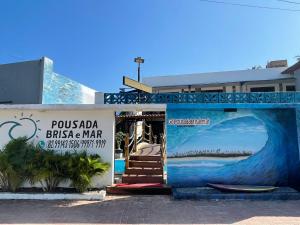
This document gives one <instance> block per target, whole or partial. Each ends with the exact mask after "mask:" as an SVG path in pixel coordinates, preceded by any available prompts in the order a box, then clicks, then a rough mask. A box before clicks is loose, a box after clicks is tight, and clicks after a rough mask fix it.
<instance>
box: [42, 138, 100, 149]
mask: <svg viewBox="0 0 300 225" xmlns="http://www.w3.org/2000/svg"><path fill="white" fill-rule="evenodd" d="M105 145H106V140H105V139H96V140H94V139H93V140H48V141H47V142H46V146H47V149H87V148H97V149H101V148H104V147H105Z"/></svg>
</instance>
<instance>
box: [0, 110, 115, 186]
mask: <svg viewBox="0 0 300 225" xmlns="http://www.w3.org/2000/svg"><path fill="white" fill-rule="evenodd" d="M114 120H115V118H114V111H112V110H72V111H70V110H63V111H58V110H49V111H38V110H23V111H21V110H3V111H0V137H1V138H0V149H1V148H3V147H4V145H5V144H7V143H8V142H9V141H10V140H11V139H15V138H18V137H23V136H26V137H27V139H28V141H32V142H33V143H34V144H36V145H39V146H40V147H41V148H43V149H53V150H57V151H72V150H77V151H81V150H86V151H87V152H88V153H89V154H98V155H100V156H101V158H102V159H103V161H105V162H108V163H110V164H111V167H113V153H114ZM112 171H113V170H112V169H110V171H109V172H108V173H107V174H105V175H104V176H103V177H102V178H101V179H100V180H96V183H95V185H94V186H104V185H110V184H112V182H113V174H112V173H113V172H112Z"/></svg>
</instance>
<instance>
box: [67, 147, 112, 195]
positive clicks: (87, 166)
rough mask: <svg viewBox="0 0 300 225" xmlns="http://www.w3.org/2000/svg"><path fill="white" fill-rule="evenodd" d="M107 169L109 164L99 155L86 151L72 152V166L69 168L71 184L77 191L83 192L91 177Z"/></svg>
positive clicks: (89, 183)
mask: <svg viewBox="0 0 300 225" xmlns="http://www.w3.org/2000/svg"><path fill="white" fill-rule="evenodd" d="M108 169H109V164H108V163H104V162H102V160H101V158H100V156H99V155H90V156H88V155H87V153H86V152H85V151H84V152H81V153H76V152H75V153H73V154H72V166H71V168H70V176H69V177H70V179H71V186H73V187H74V188H75V189H76V190H77V191H78V192H84V191H86V190H87V189H88V187H89V186H90V185H91V182H92V177H93V176H95V175H101V174H103V173H104V172H106V171H107V170H108Z"/></svg>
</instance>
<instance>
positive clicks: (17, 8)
mask: <svg viewBox="0 0 300 225" xmlns="http://www.w3.org/2000/svg"><path fill="white" fill-rule="evenodd" d="M224 1H227V2H234V3H249V4H254V5H255V4H256V5H264V6H270V7H281V8H292V9H297V8H299V9H300V5H299V6H298V5H296V4H288V3H283V2H279V1H276V0H264V1H262V0H224ZM295 1H298V2H300V1H299V0H295ZM299 24H300V12H286V11H284V12H283V11H275V10H274V11H272V10H265V9H253V8H243V7H237V6H229V5H223V4H214V3H206V2H201V1H199V0H127V1H125V0H118V1H116V0H107V1H105V0H0V63H9V62H14V61H22V60H31V59H37V58H40V57H42V56H47V57H49V58H51V59H52V60H54V67H55V68H54V69H55V72H57V73H60V74H63V75H66V76H69V77H70V78H72V79H74V80H77V81H79V82H81V83H83V84H85V85H87V86H89V87H92V88H94V89H97V90H99V91H104V92H115V91H118V88H119V87H121V86H122V85H121V83H122V80H121V78H122V76H123V75H129V76H131V77H132V78H136V65H135V64H134V63H133V58H134V57H136V56H143V57H144V58H145V64H144V65H143V66H142V76H151V75H166V74H182V73H193V72H207V71H220V70H236V69H245V68H250V67H251V66H254V65H262V66H264V65H265V64H266V62H267V61H268V60H271V59H288V60H289V63H290V64H292V63H294V62H295V58H294V57H295V56H296V55H300V42H299V40H300V39H299V37H300V26H299Z"/></svg>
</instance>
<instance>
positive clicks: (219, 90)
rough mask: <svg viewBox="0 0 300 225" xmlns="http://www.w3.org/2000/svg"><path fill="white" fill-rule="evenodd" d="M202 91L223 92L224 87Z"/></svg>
mask: <svg viewBox="0 0 300 225" xmlns="http://www.w3.org/2000/svg"><path fill="white" fill-rule="evenodd" d="M201 92H223V90H222V89H216V90H201Z"/></svg>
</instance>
